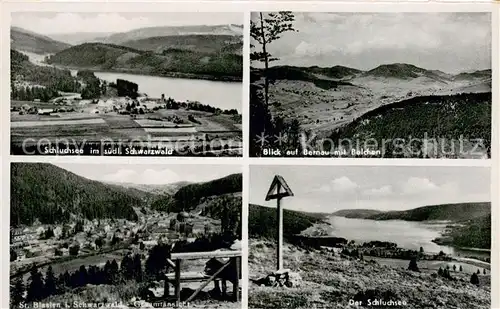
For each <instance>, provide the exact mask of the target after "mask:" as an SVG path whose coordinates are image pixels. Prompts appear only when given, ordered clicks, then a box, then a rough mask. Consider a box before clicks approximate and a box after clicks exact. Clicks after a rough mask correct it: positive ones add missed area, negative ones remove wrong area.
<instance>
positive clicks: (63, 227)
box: [10, 163, 242, 307]
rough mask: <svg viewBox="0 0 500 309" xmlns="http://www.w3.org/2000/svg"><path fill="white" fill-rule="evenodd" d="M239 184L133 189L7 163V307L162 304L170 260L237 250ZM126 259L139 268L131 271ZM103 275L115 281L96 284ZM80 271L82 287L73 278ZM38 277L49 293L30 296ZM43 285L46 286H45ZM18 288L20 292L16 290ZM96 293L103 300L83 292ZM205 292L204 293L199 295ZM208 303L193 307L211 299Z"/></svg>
mask: <svg viewBox="0 0 500 309" xmlns="http://www.w3.org/2000/svg"><path fill="white" fill-rule="evenodd" d="M241 185H242V184H241V174H232V175H228V176H227V177H223V178H220V179H214V180H212V181H207V182H200V183H186V182H178V183H171V184H165V185H145V184H134V185H131V184H129V183H124V184H121V183H105V182H99V181H93V180H89V179H86V178H84V177H81V176H78V175H76V174H73V173H71V172H69V171H67V170H64V169H63V168H60V167H57V166H54V165H50V164H41V163H36V164H34V163H18V164H13V170H12V192H11V196H12V204H11V214H12V217H11V218H12V220H11V240H10V241H11V246H10V260H11V268H10V280H11V285H12V289H11V295H13V298H12V299H13V301H16V299H17V300H18V301H19V300H20V299H22V301H23V302H26V303H32V302H40V303H43V302H46V303H64V302H65V301H66V299H73V301H78V302H81V303H85V302H87V303H90V302H110V303H112V302H114V301H119V302H123V303H129V302H130V303H134V301H139V300H142V301H146V302H147V303H150V304H151V303H155V302H159V301H168V298H165V297H164V295H163V293H164V287H163V283H164V282H163V281H162V280H161V279H160V278H161V274H165V273H168V272H169V269H168V266H167V265H166V264H165V263H166V260H167V258H168V257H169V255H170V253H171V252H194V251H214V250H231V248H233V250H238V246H239V245H238V243H239V242H240V240H241ZM162 250H163V251H162ZM165 250H166V251H165ZM157 254H160V255H159V256H156V255H157ZM155 256H156V257H155ZM128 259H132V260H134V261H135V263H139V264H134V265H135V266H130V265H129V264H127V263H128ZM205 262H206V261H196V260H194V261H192V262H187V263H184V265H183V271H185V272H190V271H191V272H200V269H201V270H203V268H204V263H205ZM112 264H115V265H116V266H112V267H111V265H112ZM137 265H139V266H137ZM141 265H143V266H141ZM110 267H111V268H110ZM113 267H117V269H116V271H114V270H113ZM129 267H132V268H133V269H134V270H133V272H134V275H132V274H131V273H129V272H131V271H132V268H129ZM101 271H107V272H112V273H113V271H114V273H113V275H112V276H113V278H115V279H113V280H111V281H107V280H104V279H103V278H100V277H99V276H100V275H99V274H100V272H101ZM171 271H172V270H170V272H171ZM83 273H85V274H86V275H85V276H86V278H87V279H81V280H80V279H78V278H79V277H78V276H82V274H83ZM139 273H140V277H139ZM38 275H41V276H42V277H43V280H42V286H40V287H38V288H39V289H40V288H43V286H44V284H45V285H46V287H47V289H49V291H47V293H45V292H44V293H42V294H39V293H38V294H37V293H36V292H35V291H33V287H34V285H36V284H37V283H36V279H34V278H35V277H36V276H38ZM52 278H53V279H52ZM110 278H111V277H110ZM33 280H35V281H33ZM50 280H54V286H53V287H50V288H49V282H51V281H50ZM82 280H83V281H82ZM33 282H35V283H33ZM20 283H22V286H24V287H25V288H23V290H22V291H21V290H20V288H16V285H17V286H18V287H20V286H21V285H20ZM24 283H26V285H24ZM193 284H194V286H193ZM193 284H191V285H184V286H183V289H184V290H183V293H186V290H185V289H187V291H188V292H189V288H190V287H191V288H193V287H194V289H195V288H196V287H197V285H196V283H193ZM134 285H135V287H134V288H131V287H132V286H134ZM97 286H99V287H102V291H101V292H102V293H100V294H99V295H96V294H91V295H89V294H87V293H90V292H91V291H93V289H94V288H95V287H97ZM160 286H161V287H160ZM108 287H113V289H108ZM147 291H149V292H147ZM209 291H210V287H207V288H206V289H205V290H204V291H203V293H204V294H202V295H206V296H207V295H209V294H208V293H209ZM16 293H17V294H16ZM92 293H94V292H92ZM144 293H146V294H148V295H149V294H151V293H153V294H152V295H154V296H153V297H152V298H151V297H150V296H148V297H146V296H145V295H146V294H144ZM84 295H87V296H84ZM170 295H173V294H172V293H170ZM183 295H184V294H183ZM210 295H212V296H213V297H208V298H207V297H206V296H203V297H201V298H197V299H195V302H196V303H199V304H200V303H201V304H203V303H204V302H205V303H206V304H208V303H211V302H212V303H213V302H214V301H215V300H217V296H216V295H215V294H210ZM214 295H215V296H214ZM91 297H94V298H91ZM204 297H205V298H204ZM214 297H215V298H214ZM113 299H114V300H113ZM226 301H228V300H227V299H225V300H224V299H222V302H223V303H224V302H226ZM207 302H208V303H207ZM235 305H236V304H235V303H231V302H229V303H228V304H227V306H228V307H232V306H235Z"/></svg>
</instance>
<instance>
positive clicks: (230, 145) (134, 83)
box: [11, 26, 242, 156]
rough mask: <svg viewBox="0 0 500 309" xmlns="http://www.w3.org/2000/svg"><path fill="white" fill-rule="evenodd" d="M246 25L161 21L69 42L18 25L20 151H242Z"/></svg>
mask: <svg viewBox="0 0 500 309" xmlns="http://www.w3.org/2000/svg"><path fill="white" fill-rule="evenodd" d="M238 29H239V28H238V26H230V27H228V26H206V27H204V26H197V27H194V26H193V27H187V28H186V27H170V28H169V27H156V28H155V27H153V28H148V29H146V30H141V31H138V32H134V31H131V32H125V33H114V34H110V35H109V36H108V37H92V36H91V35H90V34H89V35H82V36H80V39H81V38H85V39H86V40H88V41H86V42H81V43H80V44H76V45H69V43H63V42H60V41H56V40H54V39H52V38H49V37H48V36H44V35H40V34H37V33H34V32H31V31H27V30H24V29H21V28H16V27H13V28H12V29H11V39H12V48H13V49H11V121H12V126H11V140H12V145H11V152H12V153H16V154H34V153H36V154H39V155H43V154H54V152H56V153H57V154H85V155H110V154H111V155H135V153H136V152H137V149H139V150H140V149H143V148H144V147H145V148H147V149H148V151H149V150H151V151H153V150H154V151H153V152H155V153H158V154H159V155H164V156H165V155H191V156H200V155H201V156H238V155H239V154H241V151H242V146H241V144H242V138H241V134H242V128H241V114H239V113H240V110H241V106H240V105H241V104H240V103H241V91H242V89H241V83H240V82H241V76H242V75H241V74H242V56H241V48H242V36H241V33H240V32H238ZM162 31H163V35H161V33H162ZM63 38H65V40H67V42H75V40H79V39H78V34H77V33H76V34H75V35H74V36H73V37H71V36H69V35H68V36H63ZM118 44H120V45H118ZM33 46H37V47H38V48H37V49H34V48H32V47H33ZM121 81H125V83H126V84H127V87H132V88H130V89H128V90H126V91H124V89H123V87H122V86H119V85H118V86H117V84H119V83H120V82H121ZM121 83H122V84H123V82H121ZM134 87H135V88H134ZM118 88H122V90H120V89H118ZM131 89H133V90H132V91H131ZM222 93H223V94H224V95H221V94H222ZM132 105H133V107H131V106H132ZM43 138H45V139H44V141H45V143H42V144H40V140H41V139H43ZM134 141H135V142H134ZM96 147H97V148H96ZM140 152H141V153H142V150H141V151H140Z"/></svg>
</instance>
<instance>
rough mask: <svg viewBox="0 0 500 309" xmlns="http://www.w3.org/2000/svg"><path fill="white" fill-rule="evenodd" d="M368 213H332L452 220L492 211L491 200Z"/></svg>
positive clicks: (380, 218)
mask: <svg viewBox="0 0 500 309" xmlns="http://www.w3.org/2000/svg"><path fill="white" fill-rule="evenodd" d="M373 212H374V213H373V214H368V213H367V210H364V209H344V210H340V211H337V212H334V213H333V214H332V215H334V216H339V217H345V218H359V219H368V220H377V221H384V220H404V221H432V220H451V221H462V220H470V219H474V218H480V217H483V216H485V215H487V214H489V213H491V203H490V202H469V203H452V204H440V205H429V206H422V207H417V208H413V209H408V210H401V211H380V210H373Z"/></svg>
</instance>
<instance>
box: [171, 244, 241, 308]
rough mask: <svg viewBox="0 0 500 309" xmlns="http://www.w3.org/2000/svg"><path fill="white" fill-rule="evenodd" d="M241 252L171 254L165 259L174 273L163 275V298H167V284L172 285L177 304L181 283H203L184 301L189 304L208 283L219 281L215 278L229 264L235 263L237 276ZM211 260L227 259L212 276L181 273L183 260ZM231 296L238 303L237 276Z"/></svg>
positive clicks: (179, 299)
mask: <svg viewBox="0 0 500 309" xmlns="http://www.w3.org/2000/svg"><path fill="white" fill-rule="evenodd" d="M241 254H242V253H241V251H209V252H186V253H172V254H171V257H170V259H167V263H168V264H169V265H170V266H171V267H173V268H174V270H175V272H174V273H169V274H166V275H165V297H169V296H170V295H169V294H170V293H169V290H170V289H169V284H173V285H174V289H175V298H176V300H177V303H178V304H180V302H181V283H183V282H203V283H202V284H201V286H199V287H198V288H197V289H196V290H195V291H194V292H193V294H192V295H191V296H190V297H189V298H188V299H187V300H186V302H190V301H191V300H193V299H194V298H195V297H196V295H198V294H199V293H200V292H201V290H202V289H204V288H205V287H206V286H207V285H208V284H209V283H210V282H212V281H214V280H220V279H219V278H216V277H217V275H219V274H220V273H221V272H222V271H223V270H224V269H225V268H226V267H227V266H229V265H230V264H231V263H235V265H236V271H237V273H238V274H239V272H240V270H239V266H240V259H241ZM211 258H229V261H228V262H226V263H225V264H224V265H223V266H222V267H221V268H220V269H218V270H217V271H216V272H215V273H214V274H213V275H212V276H209V275H206V274H204V273H199V272H184V273H181V265H182V261H183V260H197V259H211ZM233 295H234V298H235V299H234V300H235V301H236V302H238V301H239V275H238V276H236V281H235V283H234V285H233Z"/></svg>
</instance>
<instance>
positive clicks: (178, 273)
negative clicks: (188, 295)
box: [175, 259, 181, 306]
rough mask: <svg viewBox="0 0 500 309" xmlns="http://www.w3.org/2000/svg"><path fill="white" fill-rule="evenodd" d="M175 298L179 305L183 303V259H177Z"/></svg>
mask: <svg viewBox="0 0 500 309" xmlns="http://www.w3.org/2000/svg"><path fill="white" fill-rule="evenodd" d="M175 299H176V300H177V306H180V304H181V260H180V259H178V260H175Z"/></svg>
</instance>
